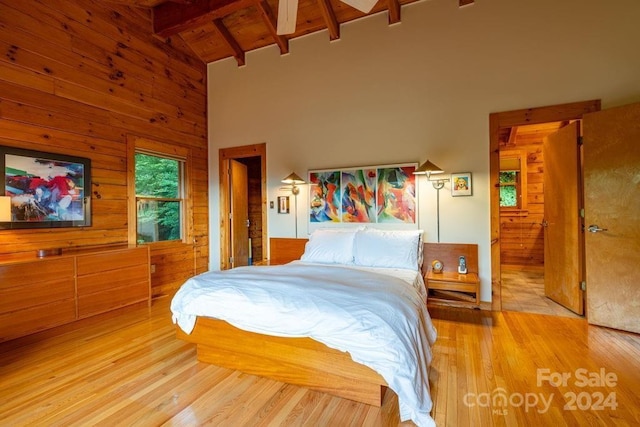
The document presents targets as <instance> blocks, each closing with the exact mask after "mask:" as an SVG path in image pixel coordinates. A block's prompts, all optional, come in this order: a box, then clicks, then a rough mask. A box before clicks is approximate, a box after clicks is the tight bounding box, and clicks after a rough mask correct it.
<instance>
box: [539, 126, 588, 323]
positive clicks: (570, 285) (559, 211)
mask: <svg viewBox="0 0 640 427" xmlns="http://www.w3.org/2000/svg"><path fill="white" fill-rule="evenodd" d="M579 135H580V128H579V122H573V123H572V124H570V125H569V126H565V127H564V128H562V129H560V130H559V131H558V132H556V133H554V134H551V135H549V136H548V137H546V138H545V139H544V145H543V155H544V222H543V224H544V226H545V227H544V230H545V232H544V292H545V295H546V296H547V297H549V298H551V299H552V300H553V301H555V302H557V303H559V304H561V305H563V306H564V307H566V308H568V309H569V310H571V311H573V312H575V313H577V314H583V313H584V298H583V292H582V290H581V288H580V282H581V281H582V276H583V274H582V272H583V267H582V266H583V264H582V263H583V251H582V246H583V245H582V221H581V217H580V207H581V206H580V196H579V195H580V194H581V192H582V188H581V186H580V168H579V164H580V161H579V145H578V137H579Z"/></svg>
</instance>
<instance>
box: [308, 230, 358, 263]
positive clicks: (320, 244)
mask: <svg viewBox="0 0 640 427" xmlns="http://www.w3.org/2000/svg"><path fill="white" fill-rule="evenodd" d="M355 235H356V230H345V229H330V230H327V229H318V230H316V231H314V232H313V233H311V236H310V237H309V241H308V242H307V244H306V245H305V247H304V253H303V254H302V257H300V259H301V260H302V261H306V262H317V263H322V264H353V239H354V237H355Z"/></svg>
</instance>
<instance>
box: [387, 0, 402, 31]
mask: <svg viewBox="0 0 640 427" xmlns="http://www.w3.org/2000/svg"><path fill="white" fill-rule="evenodd" d="M387 3H388V4H389V25H391V24H397V23H398V22H400V2H399V1H398V0H387Z"/></svg>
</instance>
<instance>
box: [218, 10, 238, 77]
mask: <svg viewBox="0 0 640 427" xmlns="http://www.w3.org/2000/svg"><path fill="white" fill-rule="evenodd" d="M213 25H214V27H215V28H216V31H217V32H218V34H219V35H220V37H222V39H223V40H224V41H225V43H226V44H227V46H229V47H230V48H231V50H233V56H234V57H235V58H236V61H237V62H238V66H239V67H241V66H243V65H244V64H245V58H244V50H242V48H241V47H240V45H239V44H238V42H237V41H236V39H235V38H234V37H233V36H232V35H231V33H230V32H229V30H228V29H227V27H225V26H224V24H223V23H222V19H214V20H213Z"/></svg>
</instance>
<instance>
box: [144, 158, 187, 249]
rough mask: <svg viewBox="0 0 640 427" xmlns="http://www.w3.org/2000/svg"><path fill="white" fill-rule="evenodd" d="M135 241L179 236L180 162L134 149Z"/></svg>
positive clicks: (180, 236)
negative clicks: (137, 151) (135, 151)
mask: <svg viewBox="0 0 640 427" xmlns="http://www.w3.org/2000/svg"><path fill="white" fill-rule="evenodd" d="M135 163H136V200H137V203H136V204H137V218H138V221H137V225H138V227H137V241H138V243H148V242H158V241H164V240H179V239H181V238H182V162H181V161H179V160H175V159H169V158H165V157H159V156H154V155H149V154H143V153H136V156H135Z"/></svg>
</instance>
